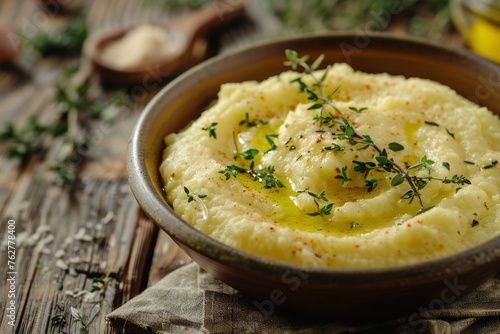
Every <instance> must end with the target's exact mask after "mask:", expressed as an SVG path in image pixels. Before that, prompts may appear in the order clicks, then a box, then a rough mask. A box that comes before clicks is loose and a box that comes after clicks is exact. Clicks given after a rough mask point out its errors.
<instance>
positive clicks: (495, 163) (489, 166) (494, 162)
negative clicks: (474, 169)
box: [481, 160, 498, 169]
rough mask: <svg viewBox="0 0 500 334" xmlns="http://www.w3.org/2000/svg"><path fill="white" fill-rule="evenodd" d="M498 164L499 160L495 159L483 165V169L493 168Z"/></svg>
mask: <svg viewBox="0 0 500 334" xmlns="http://www.w3.org/2000/svg"><path fill="white" fill-rule="evenodd" d="M497 164H498V160H493V161H491V162H490V163H489V164H486V165H482V166H481V167H482V168H483V169H489V168H493V167H495V166H496V165H497Z"/></svg>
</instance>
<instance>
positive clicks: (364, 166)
mask: <svg viewBox="0 0 500 334" xmlns="http://www.w3.org/2000/svg"><path fill="white" fill-rule="evenodd" d="M285 56H286V59H287V60H286V61H285V63H284V64H285V65H287V66H290V67H291V69H293V70H297V69H298V68H302V69H303V73H304V74H305V75H308V76H309V77H310V78H311V79H312V80H313V83H312V85H311V86H308V85H307V84H306V83H305V82H304V81H303V76H299V77H298V78H296V79H294V80H293V81H292V82H296V83H298V85H299V90H300V91H301V92H303V93H305V94H306V95H307V99H308V100H309V101H311V102H312V103H313V104H312V105H311V106H310V107H309V110H317V111H319V113H317V114H316V115H315V116H314V120H315V121H317V122H319V126H320V128H321V127H323V126H328V127H329V128H332V127H335V128H336V129H338V130H339V132H337V133H334V135H335V136H336V138H337V139H338V140H341V141H347V142H348V143H349V144H350V145H351V146H354V147H355V148H356V149H357V150H364V149H368V148H371V149H373V150H375V152H376V154H375V156H374V161H357V160H353V164H354V165H355V166H354V171H355V172H359V173H361V174H363V176H364V179H365V184H366V187H367V191H368V192H372V191H373V190H374V189H375V188H376V187H377V185H378V184H379V179H377V178H372V179H369V178H368V176H369V175H370V173H371V172H372V171H385V172H388V173H391V174H395V176H394V177H392V180H391V185H392V186H398V185H400V184H402V183H404V182H406V183H407V184H408V185H409V187H410V190H409V191H408V192H406V193H405V194H404V195H403V196H402V197H401V198H402V199H409V200H410V203H411V201H413V199H415V198H416V199H417V201H418V204H419V207H420V211H419V212H422V211H424V210H426V208H425V206H424V203H423V200H422V196H421V194H420V190H421V189H423V188H424V187H425V186H426V185H427V184H428V182H429V181H433V180H436V181H441V182H442V183H444V184H457V185H465V184H470V181H469V180H468V179H467V178H465V177H464V176H463V175H454V176H453V177H451V178H436V177H432V176H430V165H432V164H433V163H434V162H433V161H431V160H429V159H427V157H425V156H424V157H423V158H422V159H421V160H420V161H419V162H418V163H417V164H414V165H412V166H408V167H406V168H405V167H403V166H402V165H401V164H400V163H397V162H396V161H395V160H394V159H393V158H392V157H389V156H388V151H389V150H390V151H393V152H398V151H402V150H404V146H403V145H401V144H399V143H395V142H392V143H390V144H388V146H387V148H382V147H379V146H378V145H377V144H376V143H374V142H373V140H372V139H371V137H370V136H369V135H365V134H361V133H359V132H358V130H357V129H356V128H355V127H353V126H352V124H351V123H350V122H349V119H348V117H347V116H346V114H344V113H343V112H342V111H341V110H340V109H339V108H337V106H336V105H335V104H334V103H333V102H332V97H333V96H334V95H335V94H336V92H337V91H338V90H339V87H337V88H335V89H334V90H333V91H332V92H331V93H329V94H326V93H325V91H324V82H325V80H326V77H327V75H328V71H329V69H330V67H329V66H328V67H327V68H326V69H325V70H324V72H323V75H322V76H321V77H320V78H318V76H317V75H316V73H315V72H314V71H316V70H317V69H318V68H319V66H320V65H321V62H322V61H323V59H324V56H323V55H321V56H319V57H318V58H317V59H316V60H315V61H314V62H313V63H312V65H309V64H308V63H307V61H308V59H309V57H308V56H302V57H299V55H298V54H297V52H296V51H293V50H286V52H285ZM327 106H328V107H329V108H331V109H332V110H334V111H335V113H336V114H337V116H335V115H333V114H332V113H331V112H328V114H326V116H325V107H327ZM349 109H350V110H352V111H354V112H356V113H361V112H363V111H365V110H367V109H368V108H367V107H363V108H359V109H358V108H356V107H352V106H351V107H349ZM432 125H434V124H432ZM324 149H325V150H330V151H337V152H339V151H342V150H343V147H342V146H340V145H338V144H336V143H332V145H330V146H326V147H324ZM413 169H419V170H421V169H427V170H428V171H429V175H427V176H423V177H422V176H418V175H413V174H410V171H411V170H413ZM447 169H448V170H449V164H448V167H447ZM335 178H336V179H340V180H341V181H342V184H344V183H345V182H347V181H348V180H349V178H348V176H347V173H346V168H342V170H341V173H340V174H339V175H337V176H336V177H335Z"/></svg>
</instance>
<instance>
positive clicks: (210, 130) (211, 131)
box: [201, 122, 219, 139]
mask: <svg viewBox="0 0 500 334" xmlns="http://www.w3.org/2000/svg"><path fill="white" fill-rule="evenodd" d="M217 124H219V123H217V122H213V123H212V124H210V125H209V126H206V127H204V128H201V129H202V130H203V131H208V136H209V137H213V138H215V139H217V133H216V132H215V131H216V130H217Z"/></svg>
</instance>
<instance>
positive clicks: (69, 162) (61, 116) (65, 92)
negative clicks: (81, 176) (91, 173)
mask: <svg viewBox="0 0 500 334" xmlns="http://www.w3.org/2000/svg"><path fill="white" fill-rule="evenodd" d="M76 71H77V68H69V67H68V68H66V69H65V70H64V73H63V75H62V76H61V78H60V79H59V80H58V81H57V82H56V84H55V86H54V98H53V100H54V103H55V105H56V106H57V108H56V110H55V111H56V112H57V118H56V119H55V120H54V121H53V122H51V123H49V124H42V123H41V122H40V120H39V118H38V117H37V116H32V117H30V118H29V119H28V121H27V122H26V123H25V124H24V125H16V124H14V123H13V122H9V123H7V124H6V126H5V127H4V129H0V143H1V142H4V143H6V144H7V145H8V146H7V148H6V152H5V155H6V156H7V158H8V159H18V160H19V162H20V164H21V166H24V165H26V164H27V163H28V161H29V160H30V159H31V158H32V157H34V156H37V155H38V156H40V155H43V154H44V153H45V152H46V151H47V150H48V149H49V147H48V145H47V143H48V142H49V139H50V138H52V139H55V138H61V140H62V145H61V148H60V149H59V150H58V152H57V154H56V157H55V158H54V160H53V161H51V164H50V166H49V167H48V170H49V171H51V172H52V173H53V174H54V177H55V181H57V182H60V183H72V182H73V181H75V179H76V169H77V167H78V166H79V165H80V164H81V162H82V161H83V160H84V158H85V154H86V152H87V150H88V149H89V147H90V144H91V136H90V132H91V128H92V126H93V125H94V123H95V122H96V121H100V122H103V123H106V124H109V123H112V122H113V121H114V120H115V118H116V115H117V114H118V109H120V108H122V107H126V106H127V105H128V100H127V98H126V96H125V94H124V93H123V92H122V91H117V92H116V93H115V94H114V95H112V96H110V97H109V98H106V99H105V100H101V99H95V98H94V97H92V96H91V94H90V92H89V90H90V85H89V83H88V82H87V81H85V82H83V83H73V82H72V78H73V76H74V75H77V74H76V73H77V72H76Z"/></svg>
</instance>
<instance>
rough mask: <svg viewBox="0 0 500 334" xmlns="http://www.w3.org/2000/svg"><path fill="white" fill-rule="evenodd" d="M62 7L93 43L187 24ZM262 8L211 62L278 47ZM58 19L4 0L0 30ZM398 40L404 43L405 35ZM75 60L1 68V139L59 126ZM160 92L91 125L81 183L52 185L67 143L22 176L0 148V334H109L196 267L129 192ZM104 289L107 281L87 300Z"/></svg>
mask: <svg viewBox="0 0 500 334" xmlns="http://www.w3.org/2000/svg"><path fill="white" fill-rule="evenodd" d="M61 2H62V3H70V4H71V7H70V9H71V10H75V9H76V10H77V9H78V8H79V7H83V8H84V10H85V12H86V13H87V17H88V21H89V24H90V30H91V32H96V31H98V30H100V29H105V28H109V27H115V26H120V25H127V24H130V23H138V22H144V21H148V22H153V21H158V20H166V19H168V18H170V17H174V16H176V15H180V14H182V12H178V11H177V12H169V11H167V10H166V8H165V7H163V6H161V5H159V4H158V3H156V4H155V3H154V1H143V0H90V1H86V0H77V1H73V0H70V1H68V0H66V1H62V0H61ZM51 3H55V0H54V1H52V2H51ZM228 3H230V1H229V2H228ZM262 3H263V2H260V1H250V0H249V1H248V5H249V11H250V12H251V13H252V14H253V20H249V21H242V22H241V23H240V25H239V26H238V27H237V29H230V30H228V31H226V32H224V33H223V34H221V36H220V39H219V40H217V41H214V40H210V41H211V42H215V43H212V44H213V45H212V44H210V45H209V48H210V50H209V54H215V53H217V52H226V51H228V50H232V49H234V48H236V47H242V46H245V45H248V44H249V43H252V42H254V41H257V40H259V39H260V38H262V36H263V35H265V34H271V35H273V34H274V35H273V36H272V37H276V34H277V30H278V27H277V26H278V25H279V22H277V21H276V18H275V17H274V16H272V15H270V13H268V12H266V11H263V9H262V6H261V5H262ZM52 9H53V11H48V10H46V9H44V8H43V7H40V6H38V1H35V0H1V1H0V23H5V24H8V25H10V26H11V27H12V28H13V29H14V30H15V31H16V32H20V33H23V34H24V35H27V36H34V35H35V34H37V33H38V32H40V31H43V30H46V29H47V28H50V27H52V26H54V25H56V24H59V23H61V22H63V21H65V20H67V19H68V16H67V13H66V12H64V11H63V10H62V9H63V8H59V7H57V6H56V7H53V8H52ZM394 30H396V31H402V33H404V28H403V27H401V26H396V27H395V28H394ZM270 32H272V33H270ZM79 61H80V59H78V58H55V57H52V58H45V59H42V58H40V57H39V56H37V55H34V54H33V53H27V52H26V53H23V52H22V53H21V55H20V57H19V59H18V62H17V65H16V66H6V65H0V129H3V128H4V126H5V124H7V123H8V122H12V123H13V124H15V125H22V124H25V122H26V121H27V120H28V118H29V117H31V116H37V117H38V118H39V120H40V122H41V123H42V124H50V123H51V122H53V121H54V120H55V119H56V118H57V117H58V113H57V105H56V103H55V100H54V94H55V89H54V83H55V81H56V80H58V78H59V77H60V75H61V71H62V70H63V68H64V67H65V66H66V65H68V64H75V63H79ZM90 82H91V86H92V88H91V90H92V94H94V96H95V97H104V96H109V94H111V93H112V89H106V88H103V87H101V85H100V84H99V81H98V80H97V78H96V77H95V76H93V77H92V78H91V80H90ZM164 84H166V82H161V85H158V86H157V87H155V89H154V90H147V89H140V90H137V91H136V92H134V90H133V89H132V90H130V91H129V97H130V101H129V104H128V108H126V109H124V110H122V111H120V113H119V114H118V116H117V117H116V119H115V122H114V123H113V124H107V123H103V122H101V121H95V122H94V123H93V124H92V127H91V129H90V131H89V132H88V134H87V135H88V136H91V142H92V145H91V149H90V150H89V151H88V152H87V153H86V157H85V160H84V161H82V162H81V163H80V164H79V165H78V181H77V182H76V184H75V185H73V186H72V187H67V186H66V187H65V186H60V185H58V184H55V183H54V182H53V175H52V174H51V173H50V172H48V167H49V166H50V164H51V162H52V161H53V159H54V157H55V156H56V155H57V154H58V152H59V150H60V148H61V146H62V144H63V141H62V139H60V138H59V139H52V138H45V139H44V140H45V144H46V145H45V147H46V149H45V150H44V151H43V152H41V153H40V154H39V155H37V156H35V157H33V158H32V159H31V160H29V161H28V163H27V164H26V165H25V166H20V165H19V164H18V162H16V161H12V160H8V159H6V158H5V156H4V153H5V150H6V148H7V146H6V145H5V144H3V143H0V244H1V247H0V268H1V269H2V270H3V275H2V283H1V284H0V314H1V318H0V333H6V334H7V333H17V334H31V333H84V332H87V333H111V332H110V329H108V328H107V326H106V322H105V316H106V314H108V313H109V312H110V311H111V310H113V309H115V308H117V307H119V306H121V305H123V303H125V302H126V301H128V300H130V299H131V298H132V297H134V296H136V295H137V294H139V293H140V292H141V291H142V290H143V289H145V288H146V287H147V286H151V285H153V284H154V283H156V282H158V281H159V280H160V279H161V278H162V277H164V276H165V275H166V274H168V273H170V272H171V271H172V270H175V269H176V268H178V267H179V266H182V265H183V264H186V263H188V262H190V261H191V259H190V258H189V257H188V256H187V255H186V254H185V253H184V252H183V251H182V250H180V249H179V248H178V247H177V246H176V245H175V243H174V242H173V241H172V240H171V239H170V238H169V237H168V236H167V235H166V234H165V233H163V232H161V231H158V229H157V227H156V226H155V225H154V224H153V223H152V222H151V221H150V220H149V219H148V218H147V217H146V216H145V215H144V214H143V213H142V212H141V210H140V209H139V207H138V205H137V202H136V201H135V199H134V197H133V195H132V193H131V192H130V188H129V186H128V184H127V173H126V166H125V155H126V148H127V143H128V139H129V136H130V133H131V131H132V129H133V127H134V125H135V123H136V121H137V119H138V117H139V115H140V113H141V110H142V109H143V107H144V105H145V104H146V103H147V102H148V101H149V100H150V99H151V98H152V96H154V94H155V93H156V92H157V91H158V90H159V89H160V88H161V86H162V85H164ZM139 88H140V87H139ZM137 92H139V93H140V94H139V93H137ZM9 220H13V221H15V235H16V240H15V241H16V245H15V251H16V257H15V265H16V268H15V270H16V272H17V274H16V277H15V278H16V281H15V288H16V293H15V299H14V300H15V305H16V321H15V322H16V326H15V327H13V326H11V325H9V323H8V322H9V319H8V318H7V317H6V314H7V313H6V312H7V309H6V308H7V305H8V304H7V302H8V301H9V300H8V298H7V294H8V291H9V284H5V282H6V279H7V277H8V275H7V272H8V270H7V269H6V268H7V265H8V262H7V261H8V258H7V235H8V226H9V224H8V221H9ZM96 278H101V279H103V278H104V279H105V281H106V282H105V285H104V286H103V287H102V289H101V290H99V291H98V292H97V293H94V294H91V293H90V292H89V291H90V290H91V288H92V284H93V282H94V280H95V279H96ZM86 291H87V292H86ZM71 308H75V309H80V310H82V312H83V314H84V321H83V324H82V321H80V322H76V323H75V322H74V320H75V318H74V316H73V315H72V314H71ZM55 316H59V319H64V322H63V323H62V324H61V326H58V325H55V324H54V321H52V320H51V319H53V317H55Z"/></svg>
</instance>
